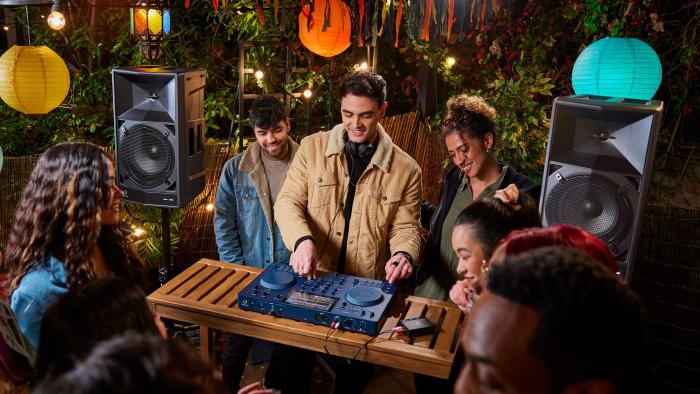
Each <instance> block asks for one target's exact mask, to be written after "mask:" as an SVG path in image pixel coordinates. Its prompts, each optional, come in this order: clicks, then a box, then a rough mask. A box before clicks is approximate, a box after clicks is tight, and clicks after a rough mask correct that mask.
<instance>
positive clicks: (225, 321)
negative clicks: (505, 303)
mask: <svg viewBox="0 0 700 394" xmlns="http://www.w3.org/2000/svg"><path fill="white" fill-rule="evenodd" d="M260 271H261V270H260V269H259V268H252V267H246V266H241V265H236V264H227V263H222V262H219V261H214V260H208V259H202V260H200V261H198V262H197V263H195V264H193V265H192V266H191V267H189V268H188V269H186V270H185V271H183V272H182V273H181V274H180V275H178V276H177V277H175V278H174V279H172V280H171V281H170V282H168V283H166V284H165V285H164V286H163V287H161V288H160V289H158V290H156V291H155V292H153V293H152V294H151V295H149V296H148V300H149V302H151V303H152V304H153V305H154V306H155V308H156V311H157V312H158V313H160V315H161V316H163V317H167V318H170V319H175V320H179V321H184V322H188V323H191V324H197V325H199V326H200V330H201V331H200V334H201V346H202V354H203V356H205V357H207V358H209V356H210V354H209V338H210V331H209V330H210V329H212V328H214V329H218V330H223V331H227V332H236V333H240V334H244V335H248V336H251V337H255V338H260V339H265V340H269V341H273V342H278V343H284V344H287V345H292V346H297V347H301V348H305V349H309V350H313V351H317V352H325V351H326V349H327V351H328V352H329V353H331V354H333V355H337V356H342V357H346V358H353V357H354V358H356V359H358V360H363V361H367V362H371V363H374V364H381V365H385V366H388V367H392V368H399V369H404V370H408V371H412V372H418V373H422V374H425V375H431V376H436V377H440V378H447V376H448V375H449V371H450V367H451V366H452V361H453V359H454V354H455V351H456V348H457V346H459V332H460V328H461V325H462V322H463V320H464V315H463V314H462V311H460V310H459V309H458V308H457V307H456V306H455V305H453V304H450V303H447V302H442V301H434V300H429V299H425V298H421V297H414V296H399V297H398V299H396V300H394V302H393V303H392V306H391V308H390V311H389V316H388V317H387V320H386V322H385V323H384V325H383V327H382V330H381V333H380V334H379V335H378V336H377V337H376V338H374V339H372V338H371V337H369V336H367V335H364V334H357V333H352V332H348V331H340V330H336V331H334V332H333V333H332V334H331V335H330V336H328V333H329V328H327V327H322V326H317V325H313V324H310V323H304V322H297V321H294V320H289V319H284V318H279V317H274V316H270V315H265V314H261V313H256V312H250V311H244V310H242V309H240V308H239V307H238V303H237V298H238V292H239V291H240V290H241V289H243V288H244V287H245V286H246V285H247V284H248V283H250V281H251V280H253V279H254V278H255V277H256V276H257V275H258V274H259V273H260ZM419 316H425V317H427V318H428V319H430V320H431V321H432V322H433V323H434V324H435V326H436V330H435V333H434V334H431V335H425V336H422V337H417V338H414V339H413V340H411V339H410V338H408V337H405V336H401V335H396V334H392V333H390V332H389V330H391V329H392V328H394V327H396V325H397V324H398V322H399V320H401V319H404V318H411V317H419ZM327 336H328V337H327ZM326 337H327V339H326ZM324 344H325V349H324Z"/></svg>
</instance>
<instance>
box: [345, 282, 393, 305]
mask: <svg viewBox="0 0 700 394" xmlns="http://www.w3.org/2000/svg"><path fill="white" fill-rule="evenodd" d="M383 298H384V296H383V295H382V293H381V292H380V291H379V290H377V289H375V288H373V287H366V286H357V287H353V288H352V289H351V290H350V291H348V292H347V293H346V294H345V299H346V300H347V301H348V302H349V303H351V304H353V305H357V306H372V305H377V304H379V303H380V302H382V299H383Z"/></svg>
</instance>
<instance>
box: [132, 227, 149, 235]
mask: <svg viewBox="0 0 700 394" xmlns="http://www.w3.org/2000/svg"><path fill="white" fill-rule="evenodd" d="M144 234H146V230H144V229H142V228H141V227H136V228H135V229H134V236H135V237H140V236H142V235H144Z"/></svg>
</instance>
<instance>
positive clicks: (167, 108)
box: [112, 66, 206, 208]
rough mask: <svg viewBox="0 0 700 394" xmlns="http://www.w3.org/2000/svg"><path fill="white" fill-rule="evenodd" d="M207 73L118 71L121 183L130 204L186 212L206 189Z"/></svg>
mask: <svg viewBox="0 0 700 394" xmlns="http://www.w3.org/2000/svg"><path fill="white" fill-rule="evenodd" d="M205 81H206V79H205V76H204V69H187V68H176V67H160V66H140V67H118V68H115V69H113V70H112V92H113V95H114V137H115V138H114V140H115V150H116V163H117V166H116V167H117V171H116V172H117V178H118V180H117V184H118V185H119V187H120V188H121V189H122V190H124V193H125V195H124V200H125V201H129V202H133V203H137V204H144V205H151V206H156V207H165V208H181V207H184V206H185V205H186V204H187V203H188V202H190V201H192V199H194V198H195V197H196V196H197V195H198V194H199V193H201V192H202V190H204V84H205Z"/></svg>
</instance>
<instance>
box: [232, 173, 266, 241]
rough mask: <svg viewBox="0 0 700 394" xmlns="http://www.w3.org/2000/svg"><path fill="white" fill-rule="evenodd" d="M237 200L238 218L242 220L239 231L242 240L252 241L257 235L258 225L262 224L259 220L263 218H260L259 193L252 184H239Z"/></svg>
mask: <svg viewBox="0 0 700 394" xmlns="http://www.w3.org/2000/svg"><path fill="white" fill-rule="evenodd" d="M236 200H237V204H238V219H239V220H240V223H239V229H238V232H239V235H240V237H241V239H242V240H243V239H245V240H246V241H247V242H250V241H252V240H253V239H254V238H255V237H256V233H257V230H258V226H260V223H259V222H258V220H260V219H261V218H259V215H258V213H259V211H260V210H261V209H262V208H261V206H260V200H259V199H258V193H257V192H256V191H255V188H254V187H252V186H237V187H236ZM246 241H244V242H246Z"/></svg>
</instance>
